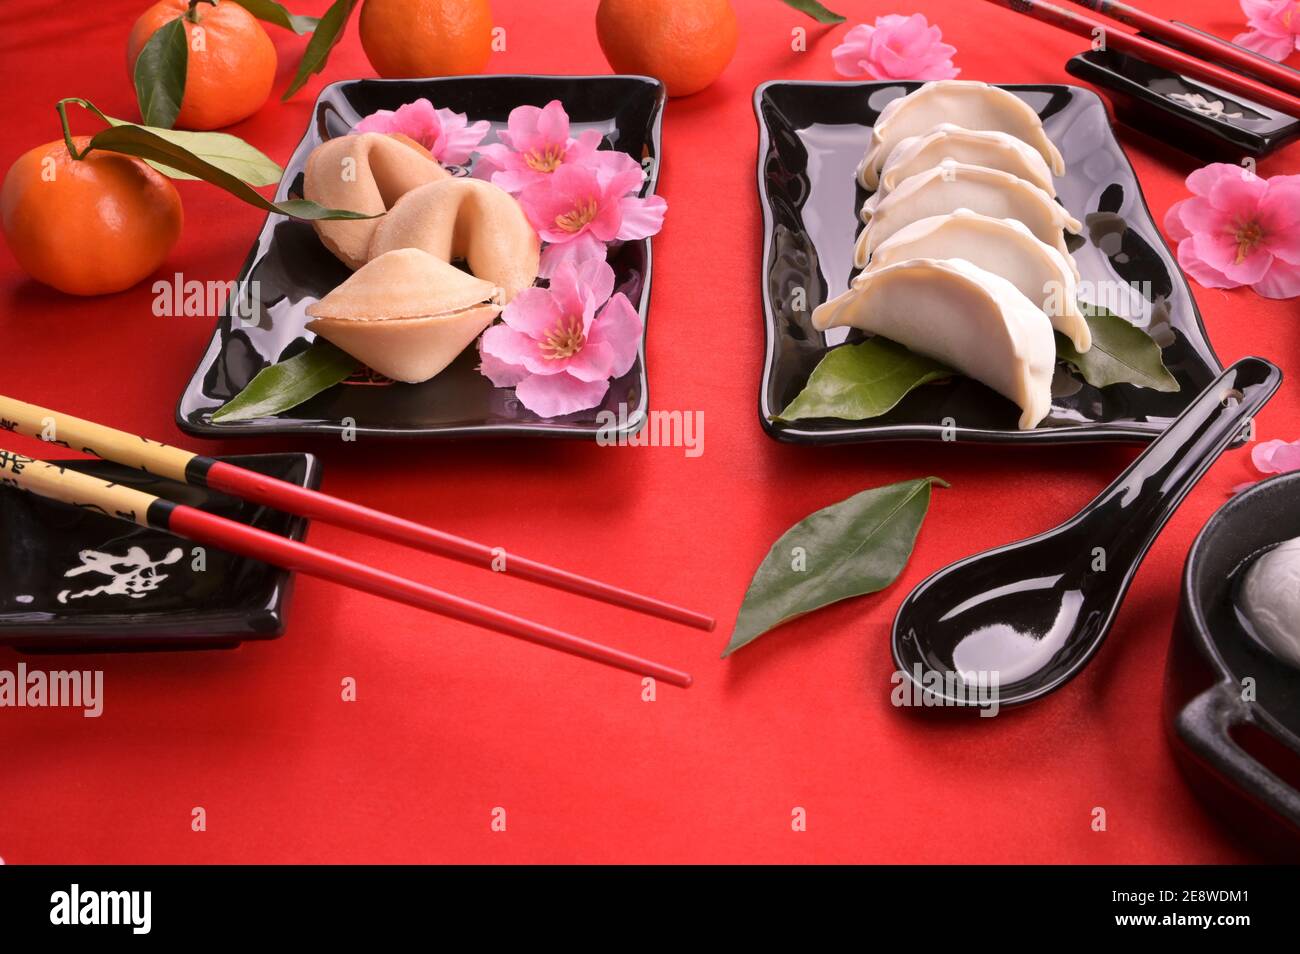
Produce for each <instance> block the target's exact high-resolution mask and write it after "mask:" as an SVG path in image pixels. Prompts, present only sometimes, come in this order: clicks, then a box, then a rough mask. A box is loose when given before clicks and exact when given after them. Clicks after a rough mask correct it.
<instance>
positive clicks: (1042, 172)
mask: <svg viewBox="0 0 1300 954" xmlns="http://www.w3.org/2000/svg"><path fill="white" fill-rule="evenodd" d="M945 159H955V160H957V161H958V162H964V163H966V164H967V165H971V166H984V167H985V168H986V169H1001V170H1002V171H1003V172H1009V173H1011V174H1012V175H1013V176H1019V177H1020V178H1021V179H1024V180H1025V181H1026V182H1032V183H1033V184H1034V185H1036V186H1038V188H1040V189H1042V190H1043V191H1044V192H1046V193H1047V194H1048V195H1050V196H1053V197H1055V196H1056V185H1055V183H1053V182H1052V172H1051V170H1050V169H1048V168H1047V163H1046V162H1044V161H1043V157H1042V156H1040V155H1039V154H1038V153H1037V152H1035V151H1034V150H1033V149H1031V148H1030V147H1029V146H1027V145H1026V144H1025V143H1023V142H1021V141H1020V140H1019V139H1017V138H1016V137H1015V136H1011V135H1008V134H1007V133H1004V132H994V131H993V130H989V129H963V128H962V127H961V126H954V125H953V124H952V123H940V124H939V125H938V126H936V127H935V128H934V129H933V130H932V131H930V132H929V133H926V134H925V135H924V136H911V137H909V138H907V139H904V140H903V141H902V142H900V143H899V144H898V146H897V147H896V148H895V149H894V151H893V152H891V153H890V154H889V158H888V159H887V160H885V165H884V168H883V169H881V171H880V184H879V186H878V187H877V188H876V191H875V194H874V195H872V196H871V197H870V198H869V199H867V204H866V205H864V206H863V208H864V209H866V208H872V209H874V208H875V207H876V206H877V205H879V204H880V201H881V200H882V199H884V197H885V196H886V195H888V194H889V192H890V191H891V190H892V189H894V188H895V187H896V186H897V185H898V184H899V183H900V182H902V181H903V180H904V179H906V178H908V177H909V176H914V175H916V174H917V173H918V172H924V171H925V170H927V169H932V168H934V167H935V166H937V165H938V164H939V163H941V162H943V160H945Z"/></svg>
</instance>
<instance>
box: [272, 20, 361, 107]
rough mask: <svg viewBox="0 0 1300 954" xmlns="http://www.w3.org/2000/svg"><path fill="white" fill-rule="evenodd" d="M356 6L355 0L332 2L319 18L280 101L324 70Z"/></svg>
mask: <svg viewBox="0 0 1300 954" xmlns="http://www.w3.org/2000/svg"><path fill="white" fill-rule="evenodd" d="M356 5H357V0H334V2H333V3H332V4H330V8H329V9H328V10H326V11H325V15H324V16H323V17H321V18H320V23H318V24H316V29H315V30H313V31H312V34H311V40H309V41H308V43H307V49H306V50H304V51H303V54H302V61H301V62H300V63H299V64H298V71H297V72H296V73H294V74H293V80H292V82H290V83H289V88H288V89H286V90H285V91H284V95H283V96H281V97H280V99H281V100H286V99H288V98H289V97H290V96H292V95H293V94H294V93H296V92H298V90H300V89H302V87H303V84H304V83H306V82H307V80H309V79H310V78H311V76H312V74H314V73H319V72H320V71H321V70H323V69H324V68H325V64H326V63H327V62H328V61H329V58H330V51H331V50H333V49H334V46H335V44H337V43H338V41H339V40H341V39H343V31H344V29H345V28H346V27H347V25H348V18H349V17H351V16H352V8H353V7H355V6H356Z"/></svg>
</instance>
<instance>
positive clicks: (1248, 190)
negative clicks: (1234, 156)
mask: <svg viewBox="0 0 1300 954" xmlns="http://www.w3.org/2000/svg"><path fill="white" fill-rule="evenodd" d="M1267 191H1268V181H1267V180H1265V179H1261V178H1260V177H1259V176H1257V175H1255V174H1254V173H1252V172H1250V171H1248V170H1247V169H1246V168H1244V167H1242V168H1239V169H1238V170H1237V173H1236V175H1224V176H1219V178H1218V181H1216V182H1215V183H1214V186H1213V187H1212V188H1211V189H1210V193H1209V195H1208V196H1207V198H1208V199H1209V200H1210V202H1211V203H1213V204H1214V206H1215V208H1218V209H1222V210H1223V211H1224V212H1228V213H1231V214H1233V215H1235V216H1236V217H1237V218H1239V219H1247V218H1249V219H1253V218H1254V217H1255V213H1256V210H1257V209H1258V208H1259V203H1260V201H1261V200H1262V199H1263V198H1264V193H1266V192H1267ZM1188 224H1189V225H1190V224H1191V223H1190V222H1189V223H1188ZM1192 229H1193V230H1195V229H1196V226H1194V225H1193V226H1192Z"/></svg>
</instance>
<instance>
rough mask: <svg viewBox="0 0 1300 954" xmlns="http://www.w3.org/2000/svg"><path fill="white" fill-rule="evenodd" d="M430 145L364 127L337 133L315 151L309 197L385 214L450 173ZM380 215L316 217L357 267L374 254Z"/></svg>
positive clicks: (335, 247) (323, 234) (306, 179)
mask: <svg viewBox="0 0 1300 954" xmlns="http://www.w3.org/2000/svg"><path fill="white" fill-rule="evenodd" d="M450 177H451V173H450V172H448V171H447V170H446V169H444V168H443V167H442V166H441V165H439V163H438V162H437V160H435V159H434V158H433V156H431V155H430V154H429V151H428V150H427V149H425V148H423V147H422V146H420V145H419V144H418V143H416V142H415V141H413V140H410V139H407V138H406V137H405V136H403V137H401V138H398V137H397V136H389V135H386V134H384V133H358V134H355V135H347V136H335V137H334V138H333V139H329V140H326V141H325V142H323V143H321V144H320V145H319V146H317V147H316V148H315V149H313V150H312V151H311V155H310V156H308V157H307V168H306V170H305V171H304V173H303V182H302V194H303V198H305V199H310V200H311V201H312V202H318V203H320V204H321V205H324V206H327V207H329V208H332V209H347V210H348V211H350V212H364V213H366V214H367V215H380V214H381V213H384V212H387V211H388V210H389V209H391V208H392V207H393V205H394V204H395V203H396V202H397V200H398V199H400V198H401V197H402V196H403V195H405V194H406V193H408V192H410V191H411V190H412V189H416V188H418V187H420V186H422V185H426V184H428V183H430V182H436V181H438V180H439V179H447V178H450ZM379 221H380V220H379V219H336V220H318V221H314V222H312V227H313V228H314V229H315V230H316V234H317V235H319V236H320V240H321V242H322V243H324V245H325V247H326V248H327V249H329V250H330V251H331V252H333V253H334V255H335V257H336V258H338V260H339V261H341V262H342V263H343V264H344V265H346V266H347V267H348V268H350V269H352V270H353V271H355V270H356V269H358V268H360V267H361V266H362V265H364V264H365V263H366V262H367V261H369V259H370V239H371V237H372V236H373V235H374V234H375V227H376V226H377V225H378V224H379Z"/></svg>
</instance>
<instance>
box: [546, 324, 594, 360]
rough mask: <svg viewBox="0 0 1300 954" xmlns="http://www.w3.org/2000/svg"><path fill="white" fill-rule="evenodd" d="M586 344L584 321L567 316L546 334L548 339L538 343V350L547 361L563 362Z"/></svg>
mask: <svg viewBox="0 0 1300 954" xmlns="http://www.w3.org/2000/svg"><path fill="white" fill-rule="evenodd" d="M586 343H587V336H586V335H585V334H583V331H582V319H581V318H578V317H577V316H575V315H567V316H565V317H564V318H561V319H560V320H559V321H557V322H556V323H555V327H553V328H551V329H550V330H549V331H547V332H546V337H545V338H543V339H542V340H541V341H539V342H538V343H537V350H538V351H540V352H541V353H542V357H543V358H545V359H546V360H547V361H561V360H563V359H564V358H571V357H573V356H574V355H575V354H577V353H578V352H579V351H581V350H582V346H583V345H585V344H586Z"/></svg>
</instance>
